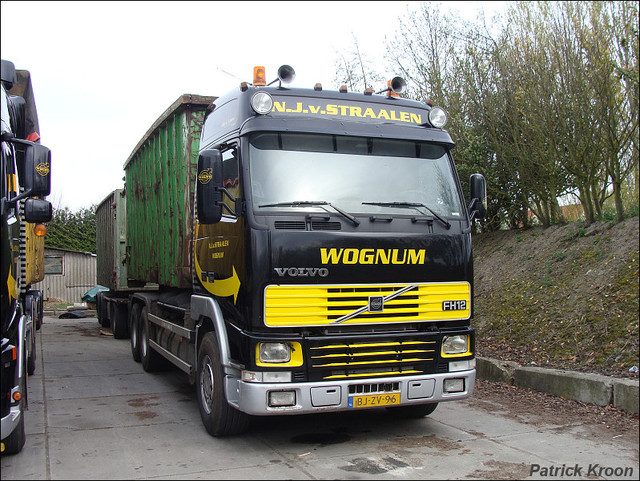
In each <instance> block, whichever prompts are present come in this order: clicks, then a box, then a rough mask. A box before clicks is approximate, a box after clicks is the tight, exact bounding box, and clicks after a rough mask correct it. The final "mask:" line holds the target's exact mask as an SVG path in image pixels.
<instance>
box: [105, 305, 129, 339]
mask: <svg viewBox="0 0 640 481" xmlns="http://www.w3.org/2000/svg"><path fill="white" fill-rule="evenodd" d="M121 311H122V309H121V307H120V306H119V304H118V303H117V302H110V303H109V319H110V320H111V331H112V332H113V338H114V339H126V338H127V336H128V335H129V326H127V316H124V315H121Z"/></svg>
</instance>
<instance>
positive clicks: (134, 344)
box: [129, 303, 142, 362]
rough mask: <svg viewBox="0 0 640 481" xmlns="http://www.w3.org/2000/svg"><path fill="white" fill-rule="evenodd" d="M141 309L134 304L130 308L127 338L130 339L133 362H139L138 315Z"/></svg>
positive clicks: (138, 305)
mask: <svg viewBox="0 0 640 481" xmlns="http://www.w3.org/2000/svg"><path fill="white" fill-rule="evenodd" d="M141 312H142V307H141V306H140V304H138V303H135V304H134V305H133V307H132V308H131V322H130V323H129V338H130V339H131V355H132V356H133V360H134V361H136V362H140V313H141Z"/></svg>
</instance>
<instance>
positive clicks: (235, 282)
mask: <svg viewBox="0 0 640 481" xmlns="http://www.w3.org/2000/svg"><path fill="white" fill-rule="evenodd" d="M232 269H233V275H232V276H231V277H228V278H227V279H218V280H215V281H213V282H210V281H208V280H206V281H205V280H203V279H202V269H201V268H200V263H199V262H198V258H197V256H196V274H198V279H200V282H201V283H202V285H203V286H204V288H205V289H206V290H207V291H209V292H210V293H211V294H213V295H214V296H219V297H227V296H233V303H234V304H235V303H236V300H237V299H238V291H240V279H239V278H238V274H237V273H236V268H235V266H232Z"/></svg>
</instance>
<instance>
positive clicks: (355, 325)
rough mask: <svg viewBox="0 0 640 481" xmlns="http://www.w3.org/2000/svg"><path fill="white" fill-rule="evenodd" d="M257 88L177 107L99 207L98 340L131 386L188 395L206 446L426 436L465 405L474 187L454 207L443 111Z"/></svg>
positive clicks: (387, 99) (479, 183)
mask: <svg viewBox="0 0 640 481" xmlns="http://www.w3.org/2000/svg"><path fill="white" fill-rule="evenodd" d="M255 73H256V75H255V77H254V81H253V82H252V83H249V82H242V83H240V85H239V86H238V88H237V89H236V90H234V91H232V92H230V93H228V94H227V95H225V96H222V97H220V98H215V97H213V98H210V99H208V98H205V97H199V96H190V95H184V96H182V97H181V98H180V99H178V100H177V101H176V102H175V103H174V104H173V105H172V106H171V107H170V108H169V109H168V110H167V111H166V112H165V113H164V114H163V115H162V116H161V117H160V118H159V119H158V121H156V122H155V123H154V125H153V126H152V128H151V129H150V130H149V132H148V133H147V135H146V136H145V137H144V138H143V139H142V140H141V141H140V143H139V144H138V146H137V147H136V149H134V151H133V152H132V154H131V156H130V157H129V159H127V161H126V163H125V186H124V189H121V190H118V191H116V192H114V193H113V194H111V196H110V197H109V198H108V199H105V202H104V203H103V204H102V205H101V206H100V207H99V211H100V210H103V211H104V212H105V213H106V214H105V215H104V216H103V218H104V219H105V222H104V225H103V228H101V226H100V224H99V225H98V237H99V240H98V245H99V247H98V266H99V271H100V265H101V262H103V265H104V264H106V265H110V266H113V269H107V270H106V271H105V272H104V276H103V277H102V278H100V277H99V278H98V282H99V283H101V284H103V285H105V286H109V287H110V291H108V292H102V293H101V304H102V306H103V307H102V309H101V312H102V314H101V316H102V319H103V321H102V322H103V323H104V325H109V324H110V325H111V326H112V327H114V329H115V330H116V331H117V332H118V333H119V334H120V336H121V337H127V336H129V337H130V339H131V349H132V353H133V357H134V359H136V360H140V361H141V362H142V364H143V367H144V369H145V370H147V371H152V370H156V369H159V368H162V367H163V366H164V365H165V364H166V363H167V362H171V363H172V364H174V365H175V366H177V367H179V368H180V369H182V370H183V371H184V372H185V373H186V374H188V375H189V376H190V379H191V381H192V382H193V383H194V384H195V386H196V390H197V393H198V401H199V405H200V413H201V417H202V421H203V424H204V426H205V427H206V429H207V430H208V432H209V433H210V434H212V435H214V436H219V435H228V434H233V433H238V432H241V431H242V430H244V429H245V428H246V426H247V423H248V421H249V419H250V417H251V416H265V415H288V414H302V413H313V412H327V411H342V410H344V411H349V410H358V409H366V408H375V407H385V408H387V410H388V411H389V412H390V413H392V414H395V415H399V416H405V417H421V416H425V415H428V414H429V413H431V412H433V410H434V409H435V408H436V406H437V405H438V403H440V402H444V401H454V400H459V399H464V398H467V397H468V396H470V395H471V394H472V392H473V388H474V382H475V372H476V371H475V331H474V329H473V327H472V326H471V319H472V315H473V265H472V248H471V229H472V222H473V219H474V218H482V217H483V216H484V215H485V202H486V186H485V181H484V178H483V177H482V176H481V175H479V174H474V175H473V176H472V177H471V201H470V205H469V206H468V207H467V206H466V204H465V200H464V196H463V194H462V191H461V187H460V181H459V178H458V174H457V171H456V167H455V164H454V160H453V157H452V153H451V149H452V147H453V146H454V143H453V141H452V140H451V137H450V136H449V134H448V133H447V132H446V131H445V130H443V127H444V124H445V122H446V119H447V114H446V112H445V111H444V110H443V109H442V108H439V107H436V106H432V105H428V104H425V103H421V102H417V101H412V100H407V99H403V98H400V97H399V96H398V93H400V92H401V91H402V90H403V89H404V88H405V85H406V84H405V83H404V81H403V80H402V79H400V78H398V77H396V78H395V79H393V80H392V81H390V83H389V84H388V87H387V88H386V89H384V90H383V91H381V92H378V93H374V92H373V91H372V90H371V89H367V91H365V92H363V93H356V92H347V90H346V88H341V89H340V90H339V91H329V90H324V89H323V88H322V86H321V85H320V84H316V85H315V86H314V88H312V89H301V88H290V87H289V86H288V82H290V81H291V80H292V78H293V76H294V72H293V69H292V68H291V67H288V66H283V67H281V68H280V69H279V72H278V78H277V79H275V80H274V81H273V82H271V84H269V85H267V82H266V81H265V75H264V69H262V68H256V70H255ZM274 83H277V85H273V84H274ZM178 119H181V120H180V121H178ZM175 163H177V164H179V168H176V167H174V165H173V164H175ZM114 199H116V200H117V202H116V200H114ZM116 204H118V205H119V207H117V208H116ZM118 218H119V219H120V220H118ZM123 218H124V219H125V220H122V219H123ZM101 232H102V233H103V234H101ZM101 236H103V237H104V239H103V240H102V241H101V240H100V237H101ZM101 242H104V244H105V246H106V247H105V248H104V249H102V248H100V245H101ZM109 246H111V247H109ZM101 252H103V253H104V254H103V259H106V260H103V261H101ZM116 281H117V282H116ZM99 309H100V307H99ZM116 331H114V333H115V332H116Z"/></svg>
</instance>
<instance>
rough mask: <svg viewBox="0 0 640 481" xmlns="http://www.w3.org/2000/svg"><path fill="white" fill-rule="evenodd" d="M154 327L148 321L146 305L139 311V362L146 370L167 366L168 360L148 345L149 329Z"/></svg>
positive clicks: (155, 369)
mask: <svg viewBox="0 0 640 481" xmlns="http://www.w3.org/2000/svg"><path fill="white" fill-rule="evenodd" d="M150 329H154V327H152V326H151V325H150V323H149V317H148V313H147V306H144V307H143V308H142V310H141V311H140V331H139V332H140V336H139V339H140V341H139V346H140V362H141V363H142V368H143V369H144V370H145V371H147V372H156V371H162V370H164V369H166V368H167V367H168V361H167V360H166V359H165V358H164V357H162V356H161V355H160V354H158V352H157V351H154V350H153V349H152V348H151V346H149V331H150Z"/></svg>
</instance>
